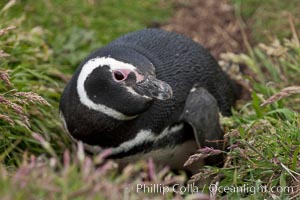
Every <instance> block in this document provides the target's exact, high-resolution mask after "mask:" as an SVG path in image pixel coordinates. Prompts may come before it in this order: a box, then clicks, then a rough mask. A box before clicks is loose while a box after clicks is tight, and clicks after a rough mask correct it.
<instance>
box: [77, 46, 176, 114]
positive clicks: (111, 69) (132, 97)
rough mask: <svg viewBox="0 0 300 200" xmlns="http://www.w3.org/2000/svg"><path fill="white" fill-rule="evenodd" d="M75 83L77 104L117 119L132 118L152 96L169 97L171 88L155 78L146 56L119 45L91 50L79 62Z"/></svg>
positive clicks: (143, 108) (150, 63) (159, 98)
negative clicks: (89, 53) (81, 61)
mask: <svg viewBox="0 0 300 200" xmlns="http://www.w3.org/2000/svg"><path fill="white" fill-rule="evenodd" d="M76 84H77V87H76V89H77V93H78V97H79V100H80V103H81V104H83V105H85V106H87V107H88V108H90V109H93V110H96V111H99V112H102V113H104V114H106V115H108V116H110V117H113V118H116V119H119V120H129V119H132V118H135V117H136V116H138V115H139V114H140V113H142V112H144V111H145V110H146V109H147V108H148V106H149V105H150V104H151V102H153V100H167V99H169V98H171V97H172V88H171V87H170V86H169V85H168V84H167V83H166V82H164V81H162V80H159V79H157V78H156V75H155V68H154V66H153V64H152V62H151V61H150V60H149V59H148V58H146V57H145V56H144V55H142V54H140V53H138V52H137V51H135V50H132V49H128V48H124V47H119V46H112V47H110V48H102V49H100V50H98V51H96V52H94V53H93V54H91V55H90V56H89V57H88V58H87V59H86V60H85V61H84V62H83V63H82V64H81V67H80V68H79V71H78V76H77V81H76Z"/></svg>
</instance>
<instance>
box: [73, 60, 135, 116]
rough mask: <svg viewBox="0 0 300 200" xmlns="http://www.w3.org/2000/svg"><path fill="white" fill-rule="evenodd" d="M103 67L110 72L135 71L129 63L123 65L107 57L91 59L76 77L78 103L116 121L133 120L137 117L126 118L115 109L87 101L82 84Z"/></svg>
mask: <svg viewBox="0 0 300 200" xmlns="http://www.w3.org/2000/svg"><path fill="white" fill-rule="evenodd" d="M104 65H107V66H109V67H110V69H109V70H110V71H113V70H115V69H120V68H121V69H129V70H132V71H135V70H136V68H135V67H134V66H133V65H131V64H129V63H124V62H121V61H118V60H115V59H113V58H109V57H98V58H93V59H91V60H89V61H87V62H86V63H85V64H84V65H83V67H82V69H81V72H80V74H79V76H78V79H77V92H78V95H79V99H80V102H81V103H82V104H83V105H85V106H87V107H88V108H90V109H93V110H96V111H99V112H101V113H104V114H106V115H108V116H109V117H112V118H114V119H117V120H131V119H134V118H135V117H137V115H135V116H127V115H125V114H123V113H121V112H119V111H117V110H115V109H112V108H109V107H107V106H105V105H102V104H96V103H94V102H93V101H92V100H90V99H89V97H88V96H87V93H86V91H85V88H84V83H85V81H86V79H87V77H88V76H89V75H90V74H91V73H92V72H93V71H94V70H95V69H96V68H98V67H103V66H104Z"/></svg>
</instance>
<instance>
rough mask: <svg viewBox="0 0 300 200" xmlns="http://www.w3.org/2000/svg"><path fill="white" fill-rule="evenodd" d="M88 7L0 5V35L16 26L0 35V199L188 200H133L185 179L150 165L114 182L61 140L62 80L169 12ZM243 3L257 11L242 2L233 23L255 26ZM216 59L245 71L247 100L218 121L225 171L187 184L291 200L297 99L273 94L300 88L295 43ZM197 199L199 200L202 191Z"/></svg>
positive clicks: (105, 4) (99, 160)
mask: <svg viewBox="0 0 300 200" xmlns="http://www.w3.org/2000/svg"><path fill="white" fill-rule="evenodd" d="M11 2H13V1H11ZM93 2H94V1H92V0H90V1H80V0H74V1H54V0H53V1H50V0H42V1H33V0H27V1H16V3H15V4H13V5H11V7H6V8H5V9H4V10H3V9H2V10H1V8H3V6H4V5H9V4H6V3H7V2H3V1H1V3H0V10H1V11H0V30H1V29H3V28H6V27H9V26H16V29H14V30H10V31H8V32H7V33H6V34H4V35H1V34H0V50H4V51H5V52H6V53H8V54H10V56H9V57H1V55H3V53H0V75H1V76H0V133H1V134H0V161H1V165H0V198H1V199H9V200H10V199H14V200H15V199H17V200H18V199H143V198H144V199H145V198H155V199H172V198H174V197H177V198H181V196H183V197H185V198H187V199H193V197H194V196H193V195H190V194H188V193H184V194H179V193H175V194H172V193H168V194H166V195H165V196H161V195H160V194H145V193H137V192H135V191H136V186H137V184H143V183H145V184H155V183H156V184H165V185H172V184H175V183H179V184H180V185H183V184H184V182H185V181H186V180H187V178H186V176H185V175H184V174H177V175H175V174H173V173H172V172H169V171H168V169H162V170H158V169H155V168H154V167H153V165H152V163H151V162H149V163H145V162H140V163H136V164H134V165H129V166H128V167H126V168H125V169H124V170H123V172H121V173H119V172H118V171H117V170H116V166H115V164H114V163H113V162H111V161H109V162H104V161H103V157H104V156H105V155H103V154H102V155H98V156H95V157H87V156H85V155H84V153H83V150H82V146H81V144H78V146H76V145H75V144H73V145H72V144H70V142H69V139H68V138H67V137H66V135H65V134H64V132H63V129H62V125H61V122H60V120H59V117H58V102H59V98H60V94H61V92H62V90H63V88H64V85H65V84H66V80H68V79H69V78H70V76H71V74H72V73H73V71H74V70H75V68H76V67H77V65H78V64H79V62H80V61H81V60H82V59H83V58H84V57H85V56H86V55H87V54H88V53H89V52H91V51H92V50H94V49H95V48H98V47H101V46H103V45H105V44H106V43H108V42H109V41H111V40H113V39H114V38H116V37H118V36H120V35H122V34H124V33H126V32H129V31H133V30H137V29H141V28H144V27H146V26H149V25H151V24H152V23H153V22H155V23H156V22H163V21H165V20H166V19H167V18H168V16H170V14H171V4H169V3H166V2H164V1H163V2H161V1H159V0H150V1H134V0H130V1H116V0H114V1H111V0H102V1H97V3H95V4H94V3H93ZM95 2H96V1H95ZM250 2H256V1H242V9H241V11H242V13H241V14H242V16H243V17H247V18H248V19H251V18H254V17H259V16H260V15H259V12H258V11H257V10H259V9H261V8H259V9H255V6H254V5H256V4H252V3H251V6H249V7H247V6H246V5H250ZM274 2H276V1H274ZM258 3H260V2H258V1H257V5H260V6H262V8H263V7H265V6H267V7H268V6H274V8H276V9H274V10H280V8H278V7H276V4H275V3H274V4H272V5H266V3H264V2H262V3H260V4H258ZM280 5H281V4H280ZM283 6H286V5H283ZM246 8H249V9H246ZM282 8H283V7H282ZM284 9H288V10H291V12H293V10H294V9H293V8H289V7H284ZM284 9H283V10H284ZM255 10H256V11H255ZM275 12H277V11H274V13H275ZM278 12H279V13H280V11H278ZM265 20H270V27H273V26H274V25H272V23H271V21H272V19H265ZM273 23H275V22H273ZM275 25H277V24H276V23H275ZM274 30H275V28H274ZM289 30H290V29H289ZM0 33H1V32H0ZM255 33H256V34H257V36H258V41H261V39H260V37H259V34H263V32H260V31H257V32H255ZM274 33H276V32H274ZM289 34H290V31H289V33H288V35H289ZM276 35H277V33H276ZM288 35H287V36H288ZM278 36H280V37H282V36H281V35H280V34H278ZM283 36H286V35H283ZM279 41H280V42H279ZM0 52H1V51H0ZM222 59H223V60H224V63H227V65H232V66H236V65H238V64H244V65H247V66H248V68H249V73H250V72H251V73H250V74H253V76H243V77H242V78H243V79H242V81H243V80H244V79H245V80H246V81H244V83H245V84H248V85H249V86H248V87H249V88H251V89H252V92H251V94H252V99H251V100H243V101H242V102H239V104H238V108H237V109H236V110H234V112H233V113H234V114H233V116H232V117H230V118H223V119H222V124H223V126H224V129H225V132H226V138H227V142H228V146H230V147H231V148H230V149H227V151H228V152H227V161H226V163H225V167H224V168H216V167H209V166H206V167H204V168H203V169H202V170H201V173H200V174H198V175H196V176H195V177H194V178H195V179H203V178H205V177H207V176H209V175H216V177H215V179H214V181H217V182H218V184H219V186H221V187H223V188H224V187H226V186H227V187H233V186H235V187H238V186H240V187H242V186H243V185H247V186H248V188H249V189H250V187H251V188H252V189H253V187H260V186H261V185H263V186H267V188H271V187H273V186H274V187H279V186H281V187H284V186H289V187H290V186H291V187H293V190H294V192H281V193H280V192H272V193H267V192H257V193H255V194H254V191H253V190H251V191H248V193H241V192H227V193H221V190H220V192H218V193H217V195H218V197H221V195H223V196H224V195H226V197H227V198H228V199H269V198H273V199H274V198H277V199H288V197H295V196H298V198H299V194H300V186H299V182H297V181H296V179H298V180H300V175H299V173H300V148H299V146H300V116H299V111H300V107H299V105H300V104H299V103H300V98H299V94H293V95H292V92H291V90H289V91H290V94H289V92H280V91H281V90H282V89H283V88H286V87H288V86H293V85H294V86H299V85H300V79H299V74H300V70H299V63H300V45H299V44H298V42H297V40H296V38H293V39H292V40H291V39H290V40H287V39H285V40H283V39H282V40H278V41H275V42H274V43H272V44H268V45H259V46H255V47H253V48H252V49H251V52H249V55H248V54H241V55H230V54H227V55H224V56H223V57H222ZM7 74H8V75H9V76H10V78H9V80H10V82H11V84H10V83H9V82H8V80H7V79H6V75H7ZM1 79H3V80H1ZM240 81H241V80H240ZM19 92H34V93H19ZM278 92H279V96H280V95H281V97H283V98H282V99H281V100H278V101H275V102H273V103H271V104H269V105H266V106H261V104H262V103H263V102H265V100H266V99H268V98H269V97H271V96H272V95H274V94H278ZM294 93H297V91H296V90H295V91H294ZM298 93H299V91H298ZM288 95H290V96H288ZM41 97H43V98H44V99H46V100H47V102H48V103H49V105H47V103H46V102H45V101H44V100H43V99H42V98H41ZM3 98H4V100H3ZM5 117H6V118H5ZM27 120H29V121H27ZM104 154H105V153H104ZM297 173H298V174H297ZM126 188H127V189H126ZM203 190H204V191H206V192H208V185H204V188H203Z"/></svg>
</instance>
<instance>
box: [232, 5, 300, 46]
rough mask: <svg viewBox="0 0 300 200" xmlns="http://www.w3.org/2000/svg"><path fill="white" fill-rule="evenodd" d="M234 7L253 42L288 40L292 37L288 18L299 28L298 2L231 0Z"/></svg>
mask: <svg viewBox="0 0 300 200" xmlns="http://www.w3.org/2000/svg"><path fill="white" fill-rule="evenodd" d="M232 2H233V3H234V4H235V6H236V11H237V12H236V13H237V15H239V16H240V17H241V18H243V19H244V21H246V22H247V24H248V25H251V33H252V37H253V40H254V41H255V42H270V41H272V40H273V39H274V38H279V39H283V38H288V37H291V36H292V33H291V29H290V23H289V17H290V16H292V18H294V19H295V21H296V28H297V29H299V28H300V21H299V20H300V13H299V7H300V2H299V1H298V0H290V1H281V0H266V1H260V0H232Z"/></svg>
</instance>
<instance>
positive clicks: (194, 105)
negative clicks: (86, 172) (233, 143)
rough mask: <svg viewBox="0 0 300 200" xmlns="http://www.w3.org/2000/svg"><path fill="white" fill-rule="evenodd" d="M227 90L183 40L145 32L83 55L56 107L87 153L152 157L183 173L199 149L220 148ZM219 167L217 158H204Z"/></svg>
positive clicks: (206, 59)
mask: <svg viewBox="0 0 300 200" xmlns="http://www.w3.org/2000/svg"><path fill="white" fill-rule="evenodd" d="M235 100H236V95H235V92H234V85H233V83H232V82H231V80H230V79H229V78H228V77H227V75H226V74H225V73H224V72H223V71H222V70H221V68H220V66H219V65H218V63H217V61H216V60H215V59H214V58H213V57H212V56H211V55H210V53H209V52H208V51H207V50H206V49H204V48H203V47H202V46H200V45H199V44H197V43H195V42H193V41H192V40H191V39H188V38H186V37H184V36H182V35H179V34H176V33H173V32H168V31H164V30H160V29H145V30H141V31H137V32H133V33H129V34H127V35H124V36H122V37H120V38H118V39H116V40H114V41H113V42H111V43H110V44H108V45H107V46H105V47H102V48H100V49H98V50H96V51H95V52H93V53H92V54H90V55H89V56H88V57H87V58H86V59H85V60H84V61H83V62H82V63H81V65H80V66H79V67H78V68H77V70H76V72H75V74H74V75H73V77H72V79H71V80H70V82H69V83H68V84H67V86H66V88H65V90H64V92H63V94H62V97H61V102H60V112H61V117H62V118H63V121H64V125H65V128H66V129H67V131H68V133H69V134H70V135H71V137H72V138H73V139H75V140H80V141H82V142H83V143H84V144H86V147H87V149H89V150H90V151H91V150H92V151H96V152H97V151H101V150H103V149H106V148H111V149H112V154H111V155H110V158H113V159H116V160H117V161H119V162H120V163H127V162H132V161H134V160H137V159H141V158H142V159H143V158H149V157H152V158H153V160H154V161H156V162H157V163H161V164H163V165H169V166H170V167H171V168H174V169H182V168H183V164H184V162H185V161H186V160H187V159H188V157H189V156H190V155H191V154H193V153H195V152H196V151H197V149H198V148H201V147H206V146H207V147H213V148H221V147H222V142H220V141H222V140H223V131H222V129H221V127H220V124H219V112H221V113H222V115H224V116H228V115H230V114H231V107H232V106H233V104H234V102H235ZM205 162H206V164H208V165H218V164H220V163H222V155H219V156H215V157H208V158H207V159H206V160H205Z"/></svg>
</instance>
